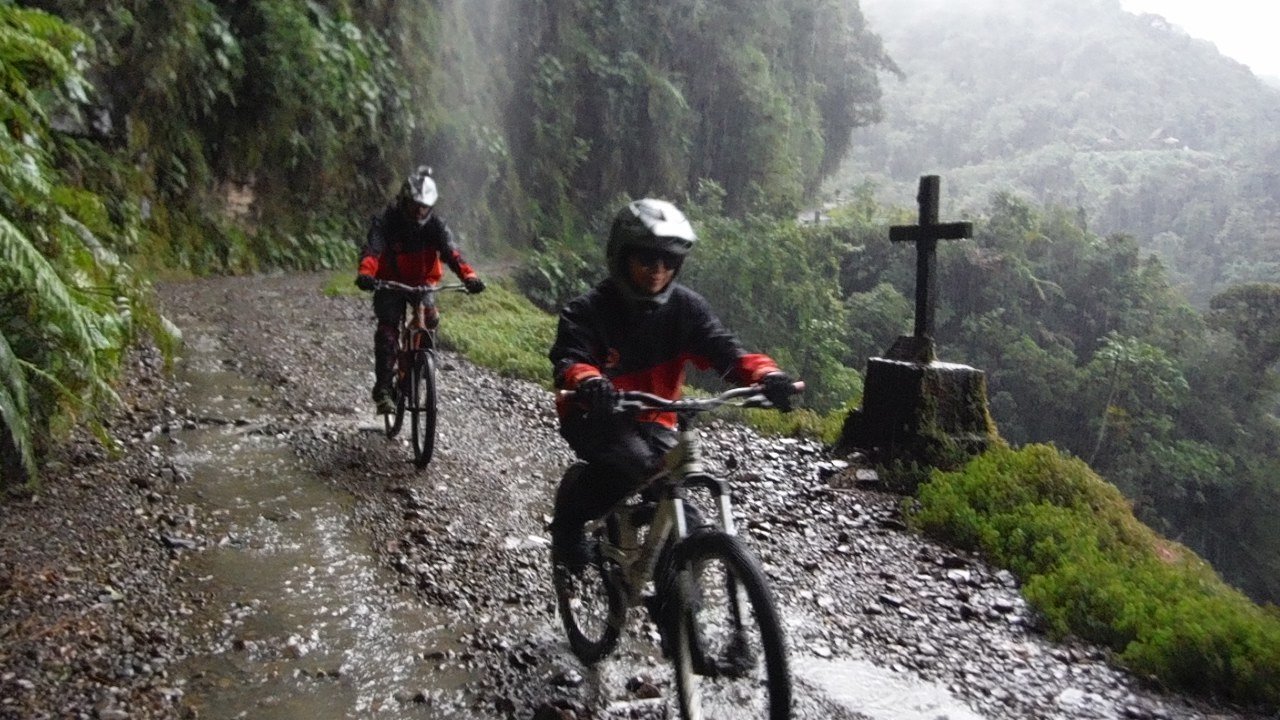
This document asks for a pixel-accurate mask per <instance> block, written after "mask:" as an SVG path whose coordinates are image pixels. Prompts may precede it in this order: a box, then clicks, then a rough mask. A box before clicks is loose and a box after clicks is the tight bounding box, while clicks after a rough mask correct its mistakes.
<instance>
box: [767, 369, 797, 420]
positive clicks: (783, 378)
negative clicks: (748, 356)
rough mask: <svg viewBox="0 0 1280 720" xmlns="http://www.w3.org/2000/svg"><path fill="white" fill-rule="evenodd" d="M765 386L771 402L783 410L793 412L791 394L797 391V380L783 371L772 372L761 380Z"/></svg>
mask: <svg viewBox="0 0 1280 720" xmlns="http://www.w3.org/2000/svg"><path fill="white" fill-rule="evenodd" d="M760 384H761V385H763V386H764V396H765V399H767V400H768V401H769V402H770V404H772V405H773V406H774V407H776V408H778V409H779V410H781V411H782V412H791V408H792V406H791V396H792V395H794V394H795V393H796V388H795V380H792V379H791V376H790V375H788V374H786V373H784V372H782V371H778V372H771V373H769V374H768V375H765V376H764V378H762V379H761V380H760Z"/></svg>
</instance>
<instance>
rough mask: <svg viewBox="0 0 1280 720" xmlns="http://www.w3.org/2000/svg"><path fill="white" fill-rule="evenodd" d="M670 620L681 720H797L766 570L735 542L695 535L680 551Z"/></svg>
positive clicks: (708, 534)
mask: <svg viewBox="0 0 1280 720" xmlns="http://www.w3.org/2000/svg"><path fill="white" fill-rule="evenodd" d="M675 568H676V572H677V581H676V598H677V601H678V603H679V605H678V607H679V610H678V611H677V612H675V613H672V614H671V616H670V621H669V626H668V628H667V632H668V633H670V637H671V639H672V642H671V649H672V658H671V660H672V664H673V665H674V666H675V676H676V689H677V691H678V694H679V701H680V717H681V718H683V720H704V719H709V718H735V719H740V718H768V719H769V720H786V719H787V718H790V717H791V673H790V670H789V669H788V667H787V654H786V645H785V641H784V640H783V635H782V625H781V621H780V618H779V615H778V611H777V608H776V607H775V606H774V604H773V597H772V595H771V593H770V592H769V587H768V584H767V581H766V580H765V576H764V571H763V570H762V569H761V568H760V562H759V561H758V560H756V558H755V556H754V555H753V554H752V553H751V551H750V550H748V549H747V547H746V545H744V544H742V541H741V540H739V539H738V538H736V537H733V536H730V535H725V534H724V533H721V532H706V533H699V534H696V535H692V536H690V537H689V538H687V539H686V540H685V541H683V542H681V543H680V545H679V546H677V548H676V556H675Z"/></svg>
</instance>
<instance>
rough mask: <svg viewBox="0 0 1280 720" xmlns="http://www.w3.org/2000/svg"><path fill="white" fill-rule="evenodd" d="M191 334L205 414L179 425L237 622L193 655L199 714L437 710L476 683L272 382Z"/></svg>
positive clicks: (184, 457) (197, 393)
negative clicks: (275, 422) (315, 462)
mask: <svg viewBox="0 0 1280 720" xmlns="http://www.w3.org/2000/svg"><path fill="white" fill-rule="evenodd" d="M188 336H189V338H191V340H190V345H189V347H188V348H187V351H186V356H185V357H184V359H183V363H182V368H181V379H182V380H183V381H184V383H186V386H185V387H186V390H185V391H186V393H187V395H188V400H189V402H190V406H191V407H195V408H200V409H201V413H200V414H201V415H202V416H203V417H204V418H206V423H205V424H203V425H202V426H201V427H200V428H198V429H189V430H185V431H182V432H180V433H177V434H176V435H175V439H176V440H178V444H177V445H176V447H177V450H176V451H175V454H174V460H175V462H176V463H177V464H178V465H180V466H181V467H183V468H185V469H186V470H187V472H189V474H190V477H191V482H189V483H187V484H186V487H185V490H184V497H182V500H183V501H184V502H186V503H190V504H192V505H194V506H196V507H198V508H200V510H201V513H200V514H202V515H204V516H206V517H212V518H213V519H212V521H211V522H212V527H206V528H205V531H206V535H207V537H208V538H209V539H210V541H211V542H212V543H213V546H212V547H209V548H206V549H204V550H202V551H201V552H200V553H199V554H198V555H197V556H195V557H194V558H193V559H191V560H190V561H189V563H190V565H189V567H190V568H191V569H192V570H193V571H194V572H195V573H196V575H197V576H198V577H199V580H198V583H199V586H200V587H199V590H200V592H201V593H202V594H203V595H204V596H206V597H207V598H208V602H207V604H206V606H205V607H204V608H202V610H201V612H203V613H205V614H206V618H203V620H207V619H209V618H213V619H214V620H215V622H218V623H221V624H222V626H223V627H224V632H223V633H222V634H223V636H224V637H223V640H224V642H223V645H224V647H223V649H222V651H221V652H217V653H213V654H209V655H204V656H198V657H195V658H192V659H191V660H189V661H188V662H186V663H185V666H184V667H183V668H181V671H180V672H181V673H182V674H183V675H184V676H186V677H187V678H190V680H189V682H188V686H187V688H186V704H187V705H188V706H190V707H193V708H195V709H196V711H197V712H198V716H199V717H200V718H203V719H206V720H210V719H211V720H218V719H221V718H262V719H264V720H289V719H293V718H306V719H307V720H316V719H318V718H347V717H384V716H385V717H398V716H400V715H402V714H403V712H404V711H405V710H406V706H414V707H416V708H417V710H418V711H417V712H415V713H414V714H413V715H414V717H431V716H432V715H431V713H430V711H429V706H430V700H431V698H432V696H433V695H436V694H440V693H445V692H449V691H450V690H452V689H454V688H456V687H457V686H458V685H460V684H462V683H465V682H466V680H467V677H466V676H465V675H464V674H463V673H462V672H461V671H454V672H450V671H449V670H448V668H447V667H443V668H442V663H441V662H440V661H439V660H440V658H444V657H448V656H449V654H450V651H451V650H453V649H454V645H453V638H455V637H457V636H458V634H459V633H460V632H461V631H462V629H461V628H458V627H457V625H456V624H452V625H448V626H446V624H445V618H443V617H433V616H432V615H431V614H430V613H429V610H428V609H427V608H425V607H423V606H422V605H421V604H420V603H418V602H415V601H414V598H413V597H412V596H410V595H409V594H407V593H400V592H397V591H396V588H397V587H398V582H397V578H396V577H394V573H393V571H392V570H390V569H389V568H386V567H384V566H382V565H381V564H380V563H379V561H378V559H377V558H376V557H375V556H374V554H373V551H372V548H371V547H370V545H369V540H368V539H367V538H365V537H362V536H361V535H360V534H359V533H358V531H356V529H355V528H353V527H352V524H351V522H350V518H351V515H352V513H351V507H350V503H351V499H350V497H349V496H347V495H346V494H345V493H343V492H341V491H339V490H337V489H334V488H332V487H329V486H327V485H326V484H325V483H324V482H323V481H321V480H319V479H317V478H315V477H314V476H312V475H310V474H309V473H308V472H307V471H306V469H305V468H304V467H303V466H302V465H301V463H300V462H299V461H298V460H297V459H296V458H295V456H294V453H293V451H292V450H291V449H290V447H289V446H288V444H287V442H286V441H285V439H284V438H283V437H277V436H276V435H273V434H272V433H273V430H271V429H268V425H267V423H266V422H265V420H266V418H265V417H264V416H263V414H262V412H261V411H260V410H259V407H258V406H259V401H260V399H262V398H264V397H267V396H268V395H269V394H270V393H271V392H272V391H273V390H272V388H269V387H263V386H261V385H260V384H258V383H255V382H254V381H252V379H250V378H246V377H245V376H244V375H242V374H240V373H238V372H236V371H235V369H234V368H233V367H229V366H228V364H227V363H228V362H229V361H228V360H226V359H225V358H227V357H228V356H229V353H227V352H225V350H224V348H222V347H220V346H219V345H218V343H217V342H216V341H214V340H210V339H209V337H210V336H209V335H208V334H202V333H200V332H199V330H196V331H194V332H192V331H188Z"/></svg>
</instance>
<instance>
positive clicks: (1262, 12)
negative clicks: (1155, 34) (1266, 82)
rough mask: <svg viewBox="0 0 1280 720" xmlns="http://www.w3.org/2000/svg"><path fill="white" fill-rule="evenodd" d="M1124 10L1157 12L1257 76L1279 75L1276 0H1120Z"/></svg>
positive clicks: (1279, 13) (1279, 16)
mask: <svg viewBox="0 0 1280 720" xmlns="http://www.w3.org/2000/svg"><path fill="white" fill-rule="evenodd" d="M1120 5H1121V7H1123V8H1124V9H1125V10H1128V11H1129V12H1134V13H1143V12H1147V13H1154V14H1156V15H1163V16H1164V18H1165V19H1166V20H1168V21H1169V22H1171V23H1173V24H1174V25H1178V26H1180V27H1181V28H1182V29H1183V30H1186V31H1187V34H1188V35H1191V36H1192V37H1197V38H1202V39H1205V40H1208V41H1210V42H1212V43H1213V44H1215V45H1217V46H1218V51H1219V52H1221V53H1222V54H1223V55H1226V56H1227V57H1229V58H1231V59H1233V60H1237V61H1239V62H1242V63H1244V64H1245V65H1248V66H1249V69H1251V70H1253V72H1254V74H1255V75H1270V76H1273V77H1280V40H1277V38H1276V32H1277V31H1278V30H1280V3H1278V2H1276V0H1120Z"/></svg>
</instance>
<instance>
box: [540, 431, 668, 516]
mask: <svg viewBox="0 0 1280 720" xmlns="http://www.w3.org/2000/svg"><path fill="white" fill-rule="evenodd" d="M560 434H561V435H562V436H563V437H564V439H565V440H567V441H569V447H571V448H573V451H574V452H575V453H577V455H578V457H580V458H582V459H583V460H584V461H586V462H587V464H588V465H587V469H586V472H582V473H567V474H566V475H565V477H564V478H563V479H562V480H561V481H560V487H559V488H558V489H557V490H556V504H555V519H554V520H553V521H552V527H553V528H554V529H564V530H566V531H569V532H572V531H575V530H577V529H578V528H581V527H582V524H583V523H585V522H587V521H589V520H595V519H596V518H600V517H603V516H604V514H605V513H607V512H609V509H610V508H612V507H613V506H614V505H616V504H618V502H619V501H621V500H623V499H624V498H626V497H627V496H628V495H630V494H632V493H634V492H638V491H639V490H641V489H642V488H643V487H644V486H645V483H646V482H648V481H649V479H650V478H652V477H653V476H654V475H655V474H656V473H657V472H658V470H660V469H661V468H662V458H663V456H664V455H666V453H667V451H668V450H670V449H671V448H673V447H675V444H676V432H675V431H674V430H672V429H671V428H668V427H666V426H664V425H659V424H657V423H640V422H635V421H634V420H632V419H631V418H628V417H625V416H612V417H609V418H594V417H592V418H584V417H581V416H571V417H567V418H565V419H564V420H563V421H562V422H561V424H560Z"/></svg>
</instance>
